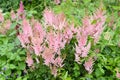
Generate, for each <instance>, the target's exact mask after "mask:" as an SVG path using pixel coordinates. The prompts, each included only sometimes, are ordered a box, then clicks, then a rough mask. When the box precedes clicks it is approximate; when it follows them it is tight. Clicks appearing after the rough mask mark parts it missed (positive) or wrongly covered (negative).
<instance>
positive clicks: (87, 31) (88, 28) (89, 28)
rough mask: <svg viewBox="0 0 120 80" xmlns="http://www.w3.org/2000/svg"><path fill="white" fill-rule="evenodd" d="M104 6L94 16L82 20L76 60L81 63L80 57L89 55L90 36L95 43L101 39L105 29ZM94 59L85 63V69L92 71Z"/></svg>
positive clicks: (78, 34)
mask: <svg viewBox="0 0 120 80" xmlns="http://www.w3.org/2000/svg"><path fill="white" fill-rule="evenodd" d="M104 14H105V13H104V11H103V10H102V8H99V9H98V10H97V11H96V12H95V13H94V15H93V16H86V17H85V18H83V20H82V23H83V25H82V27H80V28H79V29H78V31H77V35H76V38H77V42H78V44H76V53H75V61H76V62H77V63H79V64H80V58H84V57H88V53H89V50H90V48H91V42H90V41H88V37H89V36H91V37H92V38H93V40H94V44H96V43H97V42H98V41H99V38H100V35H101V33H102V32H103V29H104V23H105V15H104ZM93 62H94V61H93V59H91V58H90V59H89V60H88V62H85V63H84V67H85V69H86V70H87V71H88V72H89V73H91V72H92V64H93Z"/></svg>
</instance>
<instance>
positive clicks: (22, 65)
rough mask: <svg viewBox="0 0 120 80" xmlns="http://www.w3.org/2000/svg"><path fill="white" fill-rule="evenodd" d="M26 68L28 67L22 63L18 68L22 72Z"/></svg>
mask: <svg viewBox="0 0 120 80" xmlns="http://www.w3.org/2000/svg"><path fill="white" fill-rule="evenodd" d="M25 67H26V65H25V63H24V62H20V63H18V68H19V69H20V70H24V69H25Z"/></svg>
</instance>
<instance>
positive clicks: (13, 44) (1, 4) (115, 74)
mask: <svg viewBox="0 0 120 80" xmlns="http://www.w3.org/2000/svg"><path fill="white" fill-rule="evenodd" d="M59 1H60V2H59ZM22 2H23V5H24V12H23V13H22V12H19V11H20V10H21V8H19V7H20V6H19V5H20V0H0V80H119V79H120V73H119V72H120V0H22ZM22 7H23V6H22ZM99 9H102V11H101V13H102V12H104V14H103V16H105V18H106V19H105V20H103V21H104V22H103V23H104V24H103V25H102V27H104V29H103V31H101V34H100V38H99V41H97V43H94V39H93V38H92V37H91V35H89V36H88V38H87V40H86V41H87V42H86V44H85V46H87V45H88V44H89V42H90V43H91V48H90V49H89V51H88V55H87V57H80V59H79V61H80V63H79V61H75V59H76V58H75V54H76V53H77V50H76V47H77V46H76V45H77V44H79V40H78V39H77V38H76V34H78V33H79V32H80V31H76V29H79V28H80V27H83V25H85V24H87V23H85V22H84V19H86V20H85V21H86V22H87V19H88V20H91V18H90V19H89V18H88V17H90V16H94V15H95V14H96V13H95V12H97V10H98V11H99ZM47 10H48V12H47ZM11 11H14V12H15V13H16V15H15V16H12V15H11V14H12V12H11ZM21 11H22V10H21ZM45 12H47V13H50V12H53V13H54V15H56V16H58V18H59V16H60V15H59V14H61V13H63V14H64V16H65V19H66V22H67V26H70V27H68V31H70V30H71V31H72V30H73V31H74V30H75V31H76V33H75V34H73V36H72V37H71V38H69V36H70V35H69V34H70V33H71V34H72V32H70V33H67V32H68V31H66V34H68V35H69V36H68V42H66V44H65V46H64V48H60V55H58V54H57V55H55V58H56V57H57V56H60V57H62V60H60V63H61V64H63V65H62V66H61V67H60V65H59V67H57V73H56V72H55V73H56V75H55V73H54V74H52V73H51V71H52V70H53V69H54V68H53V67H52V69H51V66H54V63H50V64H49V65H47V63H46V64H45V57H44V56H42V55H36V53H35V52H34V50H33V49H29V48H31V46H33V45H34V44H33V43H32V42H31V43H25V44H26V45H27V47H24V46H23V45H22V41H21V40H20V38H19V37H18V36H19V35H20V33H22V32H24V29H23V28H22V27H24V24H23V23H24V22H25V23H26V24H28V25H29V24H30V25H34V24H37V26H38V25H39V24H38V23H37V22H36V23H34V22H32V19H33V17H34V20H35V21H39V22H40V23H41V24H40V25H42V28H43V30H44V29H45V30H46V34H47V35H49V32H50V30H51V31H52V32H55V33H59V30H56V31H55V29H54V28H53V29H54V30H52V28H51V27H52V26H53V25H46V24H47V18H45V15H47V14H45ZM18 14H19V15H18ZM2 16H4V20H3V17H2ZM96 16H99V15H96ZM103 16H101V17H102V18H103ZM47 17H48V16H47ZM50 17H51V16H50ZM62 17H63V16H62ZM86 17H87V18H86ZM101 17H100V18H101ZM14 18H15V19H14ZM23 18H25V19H23ZM92 18H93V17H92ZM60 19H61V18H60ZM62 19H64V18H62ZM25 20H26V21H25ZM63 21H64V20H63ZM97 21H99V20H94V18H93V20H91V22H90V24H91V25H94V24H97ZM59 22H60V21H59ZM98 23H99V22H98ZM48 24H49V20H48ZM58 24H59V23H58ZM73 24H74V28H73V27H72V25H73ZM87 25H88V24H87ZM46 27H47V28H46ZM71 27H72V29H71ZM98 28H99V27H98ZM88 29H90V28H88ZM99 29H100V28H99ZM99 29H98V30H99ZM66 30H67V29H66ZM47 31H48V32H47ZM63 32H64V28H63V30H62V31H61V34H62V35H66V34H63ZM81 32H82V31H81ZM28 34H29V33H28ZM56 36H57V34H56ZM44 37H45V40H46V42H44V43H46V45H47V46H50V45H49V39H48V42H47V37H46V36H44ZM83 37H84V36H83ZM26 38H27V37H26ZM80 39H81V37H80ZM84 40H85V39H84V38H83V43H84ZM46 45H45V46H46ZM28 47H29V48H28ZM30 50H32V51H30ZM80 50H81V49H80ZM48 51H49V50H48ZM30 52H32V53H30ZM51 52H52V51H51ZM78 52H80V51H78ZM28 53H29V54H28ZM34 53H35V54H34ZM58 53H59V52H58ZM29 55H30V56H29ZM28 56H29V58H30V57H32V60H33V61H34V62H33V61H30V63H29V61H28V62H27V60H28V59H29V58H28ZM46 56H47V55H46ZM91 58H92V59H91ZM46 60H47V59H46ZM48 60H49V59H48ZM50 60H51V59H50ZM87 62H88V64H87V66H88V68H86V66H85V63H87ZM57 66H58V63H57ZM55 67H56V65H55ZM89 70H90V71H89Z"/></svg>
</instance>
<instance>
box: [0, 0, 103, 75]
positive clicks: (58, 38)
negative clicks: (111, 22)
mask: <svg viewBox="0 0 120 80" xmlns="http://www.w3.org/2000/svg"><path fill="white" fill-rule="evenodd" d="M43 19H44V21H43V23H42V24H41V23H40V22H39V21H37V20H35V19H34V18H31V19H30V20H28V19H27V18H26V16H25V11H24V6H23V4H22V2H21V3H20V8H19V9H18V11H17V13H15V12H14V11H11V21H21V22H22V23H19V24H17V25H16V27H15V29H16V30H17V37H18V39H19V40H20V42H21V45H22V47H23V48H25V49H26V50H27V54H26V55H27V57H26V63H27V64H28V66H29V67H33V66H34V65H33V64H34V62H35V60H36V62H37V63H39V59H38V57H40V56H42V58H43V59H44V64H45V65H47V66H49V67H50V69H51V73H52V74H53V75H54V76H57V72H58V68H60V67H63V66H64V63H63V61H64V59H65V57H64V55H62V54H61V49H64V47H65V45H66V44H69V42H70V40H71V39H72V38H73V35H75V34H76V39H77V42H78V43H77V44H76V43H75V51H76V52H75V61H76V62H77V63H78V64H80V63H81V61H80V59H81V58H85V57H89V56H88V53H89V50H90V48H91V44H92V43H91V42H90V41H88V37H89V36H91V37H92V38H93V40H94V44H96V43H97V42H98V41H99V37H100V35H101V33H102V31H103V29H104V27H103V25H104V23H105V16H104V11H103V10H102V9H101V8H100V9H98V10H97V11H96V13H94V15H93V16H87V17H85V18H84V19H83V21H82V22H83V25H82V27H79V28H75V27H74V24H69V23H68V22H67V20H66V18H65V15H64V14H63V13H60V14H55V13H54V12H53V11H52V10H51V9H45V11H44V13H43ZM0 21H1V22H5V23H7V24H6V25H5V31H7V30H8V29H9V27H10V23H11V22H10V21H9V20H7V21H4V17H3V15H2V13H0ZM34 54H35V55H36V58H35V60H34V59H33V58H32V55H34ZM66 56H67V55H66ZM93 63H94V59H93V58H92V57H89V59H88V60H87V61H85V63H84V67H85V69H86V70H87V71H88V72H89V73H91V72H92V67H93ZM34 67H35V66H34Z"/></svg>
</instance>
